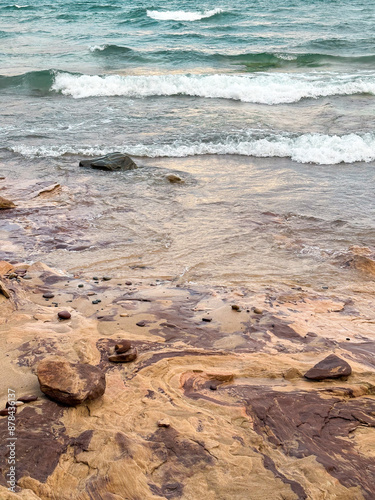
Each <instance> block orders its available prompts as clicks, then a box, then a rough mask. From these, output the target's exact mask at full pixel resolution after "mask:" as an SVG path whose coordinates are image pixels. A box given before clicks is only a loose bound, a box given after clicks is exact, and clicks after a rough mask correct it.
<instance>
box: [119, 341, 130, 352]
mask: <svg viewBox="0 0 375 500" xmlns="http://www.w3.org/2000/svg"><path fill="white" fill-rule="evenodd" d="M131 346H132V345H131V343H130V341H129V340H121V341H120V342H119V343H118V344H116V345H115V351H116V354H122V353H124V352H127V351H129V349H130V348H131Z"/></svg>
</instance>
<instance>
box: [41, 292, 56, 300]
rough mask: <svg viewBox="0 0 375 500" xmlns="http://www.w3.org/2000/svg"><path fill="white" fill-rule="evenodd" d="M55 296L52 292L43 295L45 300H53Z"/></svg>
mask: <svg viewBox="0 0 375 500" xmlns="http://www.w3.org/2000/svg"><path fill="white" fill-rule="evenodd" d="M53 297H54V294H53V293H52V292H46V293H44V294H43V298H45V299H53Z"/></svg>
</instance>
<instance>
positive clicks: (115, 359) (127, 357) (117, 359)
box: [108, 347, 138, 363]
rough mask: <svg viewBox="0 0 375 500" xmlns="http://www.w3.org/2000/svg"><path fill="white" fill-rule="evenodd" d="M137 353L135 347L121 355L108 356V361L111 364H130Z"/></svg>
mask: <svg viewBox="0 0 375 500" xmlns="http://www.w3.org/2000/svg"><path fill="white" fill-rule="evenodd" d="M137 356H138V351H137V349H136V348H135V347H133V348H132V349H129V350H128V351H127V352H123V353H122V354H112V355H111V356H108V360H109V361H112V363H130V362H131V361H134V360H135V359H137Z"/></svg>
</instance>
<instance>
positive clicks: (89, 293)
mask: <svg viewBox="0 0 375 500" xmlns="http://www.w3.org/2000/svg"><path fill="white" fill-rule="evenodd" d="M93 295H96V293H95V292H87V296H88V297H92V296H93Z"/></svg>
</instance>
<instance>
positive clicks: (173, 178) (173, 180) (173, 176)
mask: <svg viewBox="0 0 375 500" xmlns="http://www.w3.org/2000/svg"><path fill="white" fill-rule="evenodd" d="M165 177H166V179H167V180H168V181H169V182H170V183H171V184H175V183H177V182H184V181H183V179H181V177H180V176H178V175H176V174H168V175H166V176H165Z"/></svg>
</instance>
